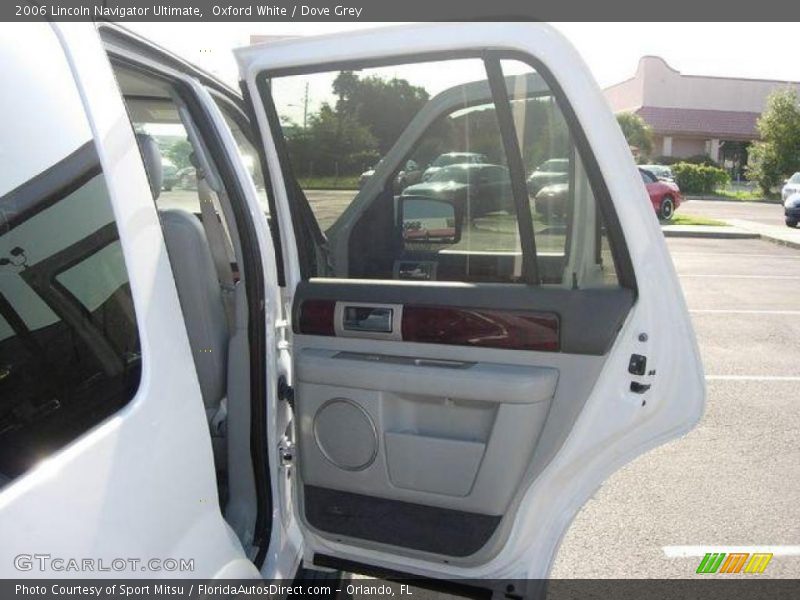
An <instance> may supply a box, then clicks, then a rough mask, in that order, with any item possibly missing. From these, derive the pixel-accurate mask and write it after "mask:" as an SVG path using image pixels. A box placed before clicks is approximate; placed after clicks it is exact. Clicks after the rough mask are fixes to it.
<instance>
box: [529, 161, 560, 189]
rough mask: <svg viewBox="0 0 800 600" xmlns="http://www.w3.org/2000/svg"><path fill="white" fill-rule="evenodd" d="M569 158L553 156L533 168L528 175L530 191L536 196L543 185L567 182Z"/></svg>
mask: <svg viewBox="0 0 800 600" xmlns="http://www.w3.org/2000/svg"><path fill="white" fill-rule="evenodd" d="M568 171H569V159H568V158H551V159H550V160H546V161H544V162H543V163H542V164H540V165H539V166H538V167H536V168H535V169H534V170H533V173H531V174H530V177H528V192H529V193H530V194H531V195H532V196H536V194H538V193H539V190H541V189H542V188H543V187H545V186H548V185H552V184H554V183H566V182H567V178H568V177H569V172H568Z"/></svg>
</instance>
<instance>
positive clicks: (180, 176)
mask: <svg viewBox="0 0 800 600" xmlns="http://www.w3.org/2000/svg"><path fill="white" fill-rule="evenodd" d="M175 187H178V188H180V189H182V190H196V189H197V169H195V168H194V167H192V166H189V167H184V168H183V169H181V170H180V171H178V172H177V173H176V175H175Z"/></svg>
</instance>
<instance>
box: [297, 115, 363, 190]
mask: <svg viewBox="0 0 800 600" xmlns="http://www.w3.org/2000/svg"><path fill="white" fill-rule="evenodd" d="M287 144H288V146H289V151H290V153H291V155H292V157H293V163H294V167H295V170H296V171H297V174H298V175H300V176H301V177H306V176H315V177H316V176H326V175H328V176H329V175H353V174H358V173H360V172H361V171H363V170H364V169H365V168H366V167H368V166H370V165H372V164H374V163H375V162H376V161H377V158H378V153H377V151H376V147H377V143H376V141H375V138H374V136H373V135H372V133H370V131H369V129H367V128H366V127H365V126H364V125H362V124H361V123H359V122H358V121H356V120H355V119H354V118H352V117H350V116H347V115H342V114H339V113H338V112H337V111H335V110H334V109H333V108H332V107H331V106H330V105H329V104H327V103H325V104H323V105H322V106H321V107H320V109H319V112H317V113H316V114H314V115H311V116H310V117H309V119H308V127H307V128H306V129H305V130H304V129H297V128H296V129H293V130H292V135H288V134H287Z"/></svg>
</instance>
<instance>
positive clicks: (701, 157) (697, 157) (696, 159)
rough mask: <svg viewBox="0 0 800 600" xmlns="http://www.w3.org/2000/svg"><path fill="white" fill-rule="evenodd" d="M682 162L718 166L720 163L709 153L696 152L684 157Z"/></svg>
mask: <svg viewBox="0 0 800 600" xmlns="http://www.w3.org/2000/svg"><path fill="white" fill-rule="evenodd" d="M680 162H687V163H691V164H693V165H705V166H706V167H717V168H719V163H718V162H717V161H715V160H714V159H712V158H711V157H710V156H709V155H708V154H694V155H692V156H690V157H689V158H684V159H682V160H681V161H680Z"/></svg>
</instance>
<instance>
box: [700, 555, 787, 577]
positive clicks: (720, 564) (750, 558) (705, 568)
mask: <svg viewBox="0 0 800 600" xmlns="http://www.w3.org/2000/svg"><path fill="white" fill-rule="evenodd" d="M771 560H772V553H767V552H754V553H753V554H749V553H747V552H732V553H729V554H726V553H725V552H709V553H707V554H706V555H705V556H704V557H703V560H701V561H700V564H699V565H698V567H697V571H696V572H697V573H700V574H708V573H726V574H730V573H763V572H764V569H766V568H767V565H768V564H769V561H771Z"/></svg>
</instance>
